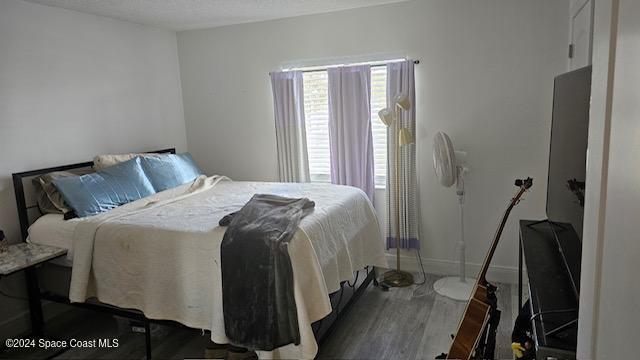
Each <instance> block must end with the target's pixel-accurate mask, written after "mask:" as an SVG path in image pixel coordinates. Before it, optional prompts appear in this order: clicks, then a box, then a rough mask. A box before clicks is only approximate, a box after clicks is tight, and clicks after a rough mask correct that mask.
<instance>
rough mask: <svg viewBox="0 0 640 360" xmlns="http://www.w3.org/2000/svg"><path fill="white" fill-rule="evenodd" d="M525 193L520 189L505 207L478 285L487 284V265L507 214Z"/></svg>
mask: <svg viewBox="0 0 640 360" xmlns="http://www.w3.org/2000/svg"><path fill="white" fill-rule="evenodd" d="M525 191H526V188H524V187H523V188H520V191H518V193H517V194H516V196H515V197H514V198H513V199H511V203H510V204H509V206H508V207H507V210H505V212H504V215H502V220H501V221H500V226H498V230H497V231H496V233H495V235H494V237H493V241H492V242H491V247H490V248H489V251H488V252H487V256H486V257H485V259H484V262H483V263H482V268H481V270H480V274H479V275H478V284H480V285H485V286H486V285H487V284H488V282H487V271H488V270H489V264H490V263H491V259H493V254H494V253H495V251H496V248H497V247H498V241H500V237H501V236H502V231H503V230H504V227H505V225H506V224H507V220H508V219H509V214H510V213H511V210H512V209H513V207H514V206H515V205H516V204H517V203H518V201H520V197H522V194H524V192H525Z"/></svg>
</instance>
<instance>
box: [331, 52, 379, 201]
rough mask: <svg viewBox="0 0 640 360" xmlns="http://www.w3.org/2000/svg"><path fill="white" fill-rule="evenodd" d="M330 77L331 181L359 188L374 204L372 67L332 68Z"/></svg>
mask: <svg viewBox="0 0 640 360" xmlns="http://www.w3.org/2000/svg"><path fill="white" fill-rule="evenodd" d="M328 77H329V148H330V155H331V182H332V183H334V184H340V185H350V186H355V187H357V188H360V189H362V191H364V192H365V193H366V194H367V196H368V197H369V199H370V200H371V201H372V202H373V194H374V189H375V186H374V185H375V181H374V180H375V179H374V168H373V136H372V134H371V67H370V66H368V65H363V66H349V67H339V68H330V69H329V70H328Z"/></svg>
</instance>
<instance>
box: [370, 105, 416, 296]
mask: <svg viewBox="0 0 640 360" xmlns="http://www.w3.org/2000/svg"><path fill="white" fill-rule="evenodd" d="M393 103H394V104H393V111H392V110H391V109H390V108H384V109H382V110H380V111H379V112H378V116H380V120H381V121H382V122H383V123H384V124H385V125H386V126H387V127H390V126H393V127H394V129H395V132H394V133H395V134H397V138H396V142H395V143H396V149H395V150H396V151H395V160H396V161H395V181H394V184H395V186H394V189H393V191H394V192H395V195H396V196H395V202H396V204H395V205H396V206H395V210H396V211H395V214H394V215H395V216H394V217H395V219H394V220H395V225H396V226H395V228H396V233H395V235H396V269H395V270H389V271H387V272H386V273H385V274H384V283H385V284H387V285H389V286H392V287H405V286H410V285H412V284H413V275H411V273H408V272H406V271H402V270H400V209H399V194H400V185H399V182H400V181H399V180H400V176H399V169H400V165H399V163H400V162H399V160H400V149H401V148H402V147H404V146H406V145H409V144H413V143H414V139H413V134H412V133H411V130H409V129H407V128H404V127H401V124H400V112H401V111H403V110H404V111H407V110H409V109H411V101H410V100H409V97H407V96H406V95H402V94H399V95H397V96H396V97H395V98H394V100H393Z"/></svg>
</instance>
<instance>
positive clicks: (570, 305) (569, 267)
mask: <svg viewBox="0 0 640 360" xmlns="http://www.w3.org/2000/svg"><path fill="white" fill-rule="evenodd" d="M543 223H548V224H549V226H536V225H540V224H543ZM558 229H563V230H562V231H558ZM580 256H581V244H580V240H579V239H578V235H577V234H576V232H575V231H574V229H573V227H572V226H571V224H568V223H555V222H551V221H548V220H543V221H532V220H521V221H520V255H519V257H518V301H519V306H522V305H523V294H522V290H523V281H522V275H523V269H524V265H525V264H526V274H527V278H528V279H529V285H528V289H527V290H528V292H529V300H530V302H529V303H530V307H531V309H530V314H531V320H530V321H531V328H532V330H533V336H532V338H533V339H532V340H533V341H534V343H535V349H536V359H546V358H547V357H552V358H556V359H575V356H576V355H575V351H576V345H577V335H578V304H579V292H580Z"/></svg>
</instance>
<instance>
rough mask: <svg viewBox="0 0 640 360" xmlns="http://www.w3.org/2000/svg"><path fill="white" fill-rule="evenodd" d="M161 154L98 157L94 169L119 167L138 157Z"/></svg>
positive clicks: (95, 159)
mask: <svg viewBox="0 0 640 360" xmlns="http://www.w3.org/2000/svg"><path fill="white" fill-rule="evenodd" d="M159 155H161V154H150V153H130V154H106V155H98V156H96V157H94V158H93V169H94V170H95V171H98V170H102V169H104V168H107V167H109V166H113V165H117V164H120V163H122V162H125V161H129V160H131V159H133V158H135V157H136V156H159Z"/></svg>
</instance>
